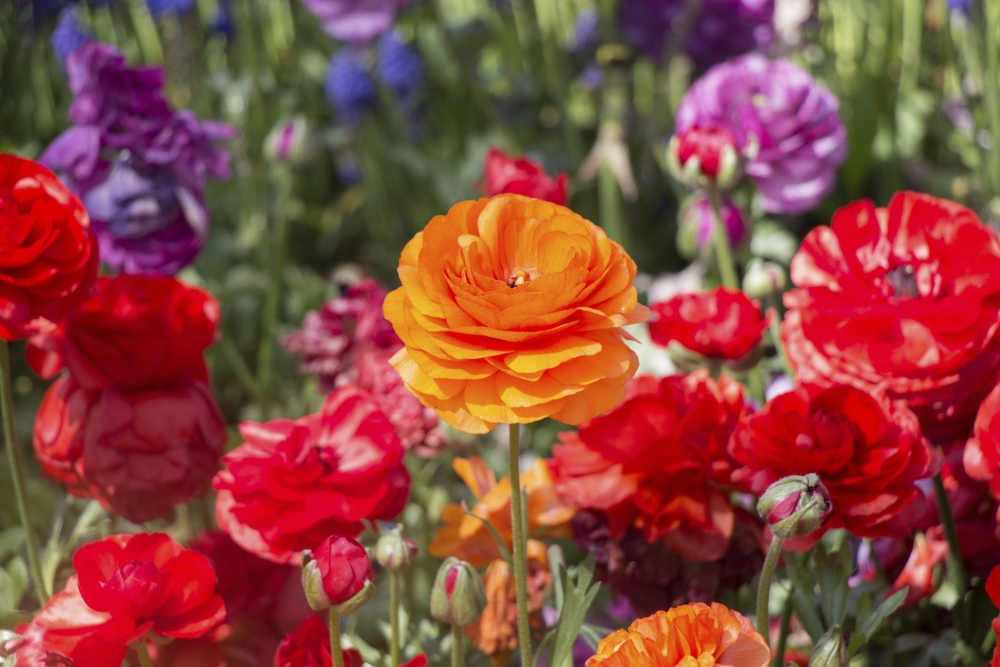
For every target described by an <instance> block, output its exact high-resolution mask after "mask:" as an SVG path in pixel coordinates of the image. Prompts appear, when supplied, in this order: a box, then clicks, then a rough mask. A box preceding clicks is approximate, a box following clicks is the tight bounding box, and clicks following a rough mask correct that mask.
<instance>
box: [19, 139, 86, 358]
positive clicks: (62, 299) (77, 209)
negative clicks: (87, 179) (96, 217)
mask: <svg viewBox="0 0 1000 667" xmlns="http://www.w3.org/2000/svg"><path fill="white" fill-rule="evenodd" d="M0 227H2V230H0V256H2V257H3V261H2V262H0V338H3V339H5V340H17V339H18V338H26V337H28V336H31V335H33V334H36V333H39V332H40V331H45V330H46V329H48V328H51V326H52V325H53V323H55V322H58V321H59V320H60V319H61V318H62V315H63V313H64V312H65V310H66V308H68V307H70V306H72V305H73V304H74V303H75V302H77V301H79V300H80V299H82V298H85V297H86V291H87V289H89V287H90V285H91V284H92V283H93V282H94V278H96V277H97V264H98V251H97V239H96V238H95V237H94V232H93V230H92V229H91V227H90V218H89V217H88V216H87V211H86V209H85V208H84V207H83V204H82V203H80V200H79V199H77V197H76V195H74V194H73V193H71V192H70V191H69V190H67V189H66V186H64V185H63V184H62V183H61V182H60V181H59V179H58V178H56V175H55V174H53V173H52V172H51V171H49V170H48V169H46V168H45V167H43V166H41V165H39V164H37V163H35V162H32V161H31V160H25V159H23V158H19V157H15V156H13V155H4V154H0Z"/></svg>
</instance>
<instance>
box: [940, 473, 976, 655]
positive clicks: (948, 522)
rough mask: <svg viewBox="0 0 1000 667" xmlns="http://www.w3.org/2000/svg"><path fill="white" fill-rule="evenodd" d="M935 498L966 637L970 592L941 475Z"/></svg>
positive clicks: (960, 624)
mask: <svg viewBox="0 0 1000 667" xmlns="http://www.w3.org/2000/svg"><path fill="white" fill-rule="evenodd" d="M934 498H935V500H937V506H938V514H939V515H940V517H941V527H942V528H944V535H945V538H946V539H947V540H948V578H949V579H951V583H952V586H954V587H955V592H956V593H957V594H958V602H957V603H956V605H955V617H956V619H955V620H956V625H957V626H958V629H959V632H960V633H961V634H962V637H966V632H967V630H968V623H967V622H966V621H967V614H966V611H967V610H966V604H965V592H966V591H967V590H968V580H967V579H966V575H965V565H964V564H963V563H962V552H961V551H960V549H959V546H958V530H957V529H956V528H955V515H954V514H952V511H951V503H950V502H948V492H947V491H945V489H944V480H943V479H942V478H941V473H938V474H936V475H934Z"/></svg>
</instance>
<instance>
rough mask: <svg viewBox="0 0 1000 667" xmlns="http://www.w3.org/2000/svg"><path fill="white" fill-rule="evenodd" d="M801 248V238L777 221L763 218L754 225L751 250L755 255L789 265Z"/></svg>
mask: <svg viewBox="0 0 1000 667" xmlns="http://www.w3.org/2000/svg"><path fill="white" fill-rule="evenodd" d="M798 250H799V240H798V239H797V238H795V235H794V234H792V233H791V232H790V231H788V230H787V229H785V228H784V227H782V226H781V225H779V224H778V223H776V222H773V221H770V220H761V221H760V222H758V223H756V224H755V225H754V226H753V237H752V238H751V239H750V252H751V254H753V255H754V257H762V258H764V259H770V260H774V261H775V262H781V263H782V264H785V265H787V264H788V263H789V262H791V261H792V257H794V256H795V253H796V252H798Z"/></svg>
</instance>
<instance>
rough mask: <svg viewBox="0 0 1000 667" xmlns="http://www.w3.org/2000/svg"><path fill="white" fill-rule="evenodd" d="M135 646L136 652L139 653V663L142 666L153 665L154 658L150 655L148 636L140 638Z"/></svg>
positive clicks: (149, 666)
mask: <svg viewBox="0 0 1000 667" xmlns="http://www.w3.org/2000/svg"><path fill="white" fill-rule="evenodd" d="M134 646H135V652H136V653H138V654H139V665H140V666H141V667H153V659H152V658H151V657H149V647H147V646H146V638H145V637H142V638H140V639H139V641H137V642H136V643H135V644H134Z"/></svg>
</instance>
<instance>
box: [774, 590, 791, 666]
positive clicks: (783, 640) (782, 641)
mask: <svg viewBox="0 0 1000 667" xmlns="http://www.w3.org/2000/svg"><path fill="white" fill-rule="evenodd" d="M791 626H792V596H791V594H789V596H788V598H786V599H785V606H784V608H783V609H782V610H781V630H780V634H778V648H776V649H775V650H774V667H782V664H783V663H784V662H785V647H786V646H787V645H788V631H789V629H791Z"/></svg>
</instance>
